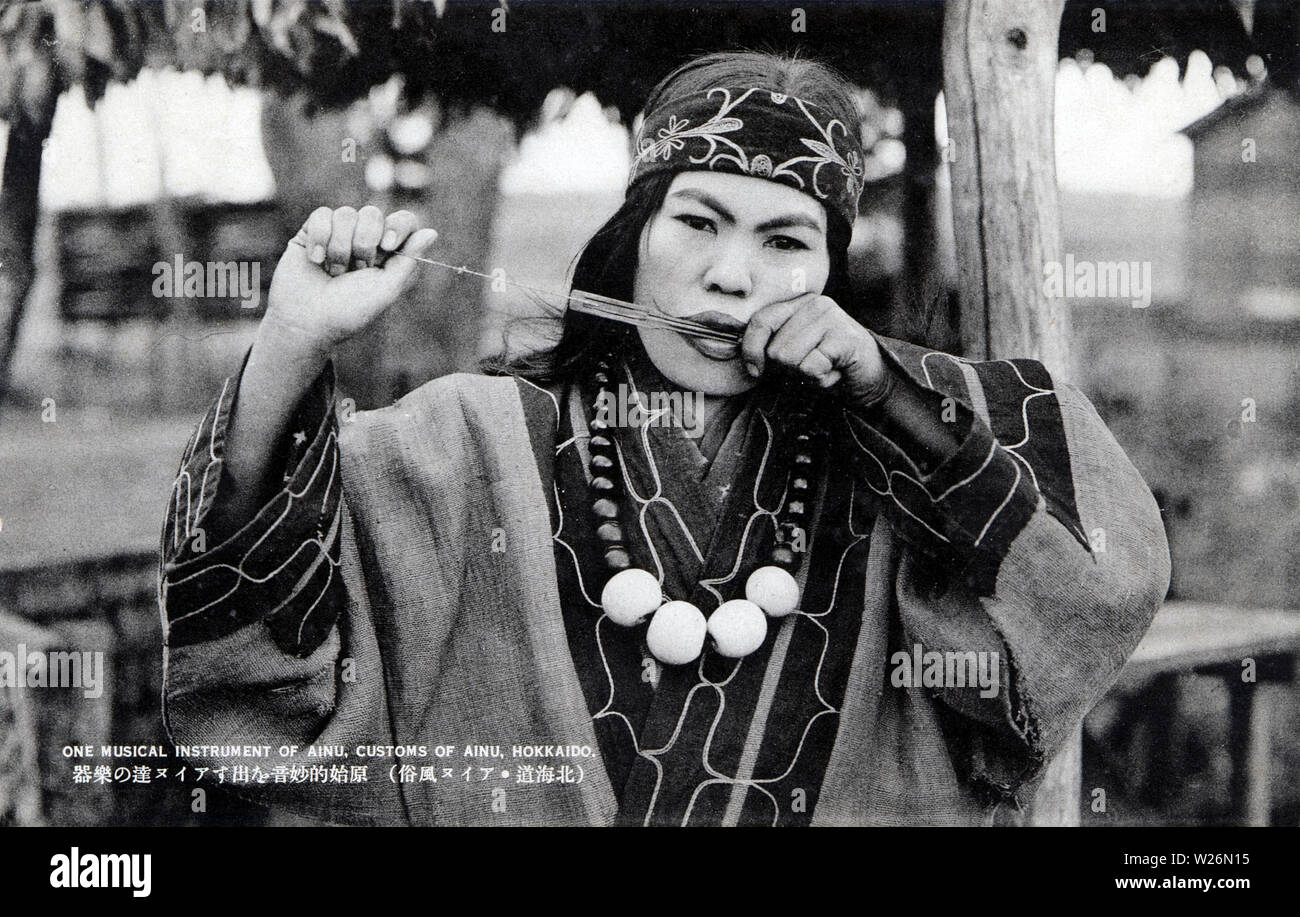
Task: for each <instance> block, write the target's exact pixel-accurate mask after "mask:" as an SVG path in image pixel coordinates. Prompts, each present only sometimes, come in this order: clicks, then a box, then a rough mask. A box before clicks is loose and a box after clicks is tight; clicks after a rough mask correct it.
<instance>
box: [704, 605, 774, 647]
mask: <svg viewBox="0 0 1300 917" xmlns="http://www.w3.org/2000/svg"><path fill="white" fill-rule="evenodd" d="M709 636H710V637H712V638H713V644H714V646H716V647H717V650H718V653H719V654H720V655H723V656H727V657H730V658H732V659H738V658H740V657H741V656H748V655H749V654H750V653H752V652H754V650H756V649H758V648H759V647H760V646H762V645H763V641H764V640H765V639H767V618H766V617H765V616H764V615H763V609H761V608H759V607H758V606H757V605H755V604H754V603H753V602H750V601H748V600H746V599H732V600H731V601H730V602H723V603H722V604H721V605H719V606H718V608H717V610H716V611H714V612H713V614H711V615H709Z"/></svg>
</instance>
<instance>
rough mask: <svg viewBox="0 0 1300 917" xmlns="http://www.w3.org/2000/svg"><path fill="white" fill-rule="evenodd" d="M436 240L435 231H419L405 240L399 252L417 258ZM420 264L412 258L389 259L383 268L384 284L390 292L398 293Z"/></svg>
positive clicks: (436, 234)
mask: <svg viewBox="0 0 1300 917" xmlns="http://www.w3.org/2000/svg"><path fill="white" fill-rule="evenodd" d="M437 238H438V233H437V230H433V229H421V230H418V231H416V232H414V233H412V234H411V235H410V236H409V237H408V238H407V240H406V244H404V245H403V246H402V247H401V249H400V251H401V253H402V254H404V255H412V256H417V255H421V254H423V253H424V252H425V251H426V250H427V249H428V248H429V246H430V245H432V244H433V242H434V240H435V239H437ZM419 265H420V262H418V261H415V260H413V259H412V258H389V259H388V261H387V263H385V264H384V266H383V269H382V270H383V275H384V278H385V283H387V284H388V285H389V289H390V290H391V291H392V292H394V293H395V292H397V291H400V290H401V289H402V288H403V287H405V286H406V285H407V284H408V283H410V281H411V278H412V277H413V276H414V275H415V269H416V268H417V267H419Z"/></svg>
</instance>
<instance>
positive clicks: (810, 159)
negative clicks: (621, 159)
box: [628, 86, 863, 227]
mask: <svg viewBox="0 0 1300 917" xmlns="http://www.w3.org/2000/svg"><path fill="white" fill-rule="evenodd" d="M635 150H636V153H635V156H634V158H633V160H632V171H631V175H630V176H629V178H628V186H629V187H630V186H631V185H634V184H635V183H636V182H638V181H640V180H641V179H643V178H645V177H646V176H648V175H655V174H658V173H660V172H683V171H686V170H713V171H717V172H731V173H735V174H739V175H753V176H757V177H759V178H766V179H768V180H770V181H775V182H781V183H782V184H786V185H789V186H790V187H792V188H795V189H796V190H799V191H802V192H803V193H804V194H807V195H809V196H811V197H812V198H813V199H815V200H816V201H817V202H818V203H820V204H822V205H823V206H824V207H825V208H826V211H827V213H828V214H831V215H834V216H837V217H839V218H841V219H842V220H844V222H845V223H846V224H847V225H848V226H849V227H852V226H853V221H854V220H855V219H856V218H857V215H858V195H859V194H860V193H861V192H862V175H863V169H862V148H861V146H860V145H859V142H858V138H857V133H856V125H846V124H845V123H844V122H843V121H841V120H840V119H838V118H834V117H832V116H831V115H830V114H829V113H828V112H826V111H825V110H824V109H822V108H819V107H818V106H817V105H814V104H813V103H812V102H808V101H805V100H804V99H800V98H796V97H795V96H792V95H786V94H785V93H780V92H773V91H771V90H768V89H760V88H758V87H751V88H749V89H746V90H745V91H744V92H742V93H741V94H740V95H739V96H737V97H736V98H734V99H733V98H732V91H731V90H730V89H724V88H722V87H720V86H719V87H715V88H713V89H710V90H708V91H707V92H699V93H694V94H692V95H688V96H684V97H682V98H680V99H674V100H672V101H671V102H668V103H666V104H665V105H662V106H660V107H659V108H657V109H655V110H654V111H652V112H650V113H649V114H648V115H647V116H646V119H645V122H644V123H643V124H642V125H641V129H640V131H638V132H637V136H636V143H635Z"/></svg>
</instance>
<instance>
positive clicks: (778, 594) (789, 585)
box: [745, 566, 799, 618]
mask: <svg viewBox="0 0 1300 917" xmlns="http://www.w3.org/2000/svg"><path fill="white" fill-rule="evenodd" d="M745 598H747V599H749V600H750V601H751V602H753V603H754V604H755V605H757V606H758V607H759V608H761V609H763V611H765V612H767V613H768V614H769V615H771V616H772V617H774V618H784V617H785V616H786V615H788V614H789V613H790V612H792V611H794V610H795V609H796V608H798V607H799V584H798V583H796V582H795V581H794V577H793V576H791V575H790V574H789V573H788V572H786V571H785V570H782V569H781V568H780V567H770V566H769V567H759V568H758V569H757V570H755V571H754V572H753V573H751V574H749V579H748V580H746V581H745Z"/></svg>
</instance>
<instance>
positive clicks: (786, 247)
mask: <svg viewBox="0 0 1300 917" xmlns="http://www.w3.org/2000/svg"><path fill="white" fill-rule="evenodd" d="M767 242H768V244H769V245H771V246H772V247H773V248H777V249H780V250H781V251H787V252H799V251H807V250H808V246H807V245H805V244H804V243H803V242H800V241H799V240H798V239H796V238H795V237H794V236H773V237H772V238H770V239H768V240H767Z"/></svg>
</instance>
